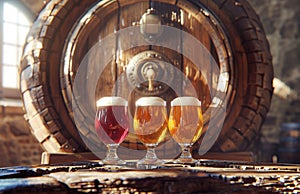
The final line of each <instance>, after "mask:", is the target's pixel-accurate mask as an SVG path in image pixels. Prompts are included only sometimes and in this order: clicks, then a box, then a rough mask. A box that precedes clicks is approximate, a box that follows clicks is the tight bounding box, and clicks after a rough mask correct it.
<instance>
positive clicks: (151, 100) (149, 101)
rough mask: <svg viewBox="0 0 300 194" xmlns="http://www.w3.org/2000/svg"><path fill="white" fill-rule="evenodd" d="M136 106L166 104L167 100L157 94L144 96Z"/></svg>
mask: <svg viewBox="0 0 300 194" xmlns="http://www.w3.org/2000/svg"><path fill="white" fill-rule="evenodd" d="M135 105H136V106H166V102H165V101H164V100H163V99H162V98H160V97H156V96H150V97H142V98H140V99H138V100H137V101H136V102H135Z"/></svg>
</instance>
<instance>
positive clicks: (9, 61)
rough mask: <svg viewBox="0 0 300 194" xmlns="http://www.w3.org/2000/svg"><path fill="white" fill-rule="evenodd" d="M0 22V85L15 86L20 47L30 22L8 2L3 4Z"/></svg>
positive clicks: (16, 85) (16, 83)
mask: <svg viewBox="0 0 300 194" xmlns="http://www.w3.org/2000/svg"><path fill="white" fill-rule="evenodd" d="M2 22H3V33H2V34H3V44H2V56H3V58H2V66H3V71H2V85H3V87H4V88H17V87H18V66H19V63H20V58H21V54H22V47H23V45H24V43H25V38H26V36H27V33H28V31H29V28H30V25H31V22H30V20H29V19H28V17H26V16H25V15H24V14H23V13H22V12H21V10H19V9H18V8H17V7H15V6H14V5H12V4H10V3H8V2H5V3H4V4H3V21H2Z"/></svg>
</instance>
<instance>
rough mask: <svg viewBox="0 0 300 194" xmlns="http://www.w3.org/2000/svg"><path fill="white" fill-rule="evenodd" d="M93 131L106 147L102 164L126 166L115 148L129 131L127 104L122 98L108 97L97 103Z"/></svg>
mask: <svg viewBox="0 0 300 194" xmlns="http://www.w3.org/2000/svg"><path fill="white" fill-rule="evenodd" d="M96 104H97V112H96V117H95V129H96V132H97V135H98V137H99V139H100V140H101V141H102V142H103V143H104V144H105V145H106V147H107V152H106V157H105V158H104V159H103V160H102V162H103V163H104V164H126V162H125V161H123V160H121V159H120V158H119V157H118V155H117V148H118V146H119V144H120V143H122V142H123V140H124V139H125V137H126V136H127V134H128V130H129V125H130V121H129V115H128V102H127V101H126V100H125V99H123V98H122V97H117V96H109V97H103V98H100V99H99V100H98V101H97V103H96Z"/></svg>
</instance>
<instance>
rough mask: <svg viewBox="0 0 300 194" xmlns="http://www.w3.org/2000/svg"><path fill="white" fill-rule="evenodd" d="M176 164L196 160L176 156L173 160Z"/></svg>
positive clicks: (190, 162) (189, 162) (192, 162)
mask: <svg viewBox="0 0 300 194" xmlns="http://www.w3.org/2000/svg"><path fill="white" fill-rule="evenodd" d="M173 162H174V163H176V164H194V163H195V162H197V160H195V159H194V158H177V159H176V160H174V161H173Z"/></svg>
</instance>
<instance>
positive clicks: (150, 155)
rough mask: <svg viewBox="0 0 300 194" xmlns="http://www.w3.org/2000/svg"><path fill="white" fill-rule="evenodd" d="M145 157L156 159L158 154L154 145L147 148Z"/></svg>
mask: <svg viewBox="0 0 300 194" xmlns="http://www.w3.org/2000/svg"><path fill="white" fill-rule="evenodd" d="M145 158H147V159H156V158H157V157H156V154H155V149H154V148H153V147H148V148H147V153H146V156H145Z"/></svg>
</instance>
